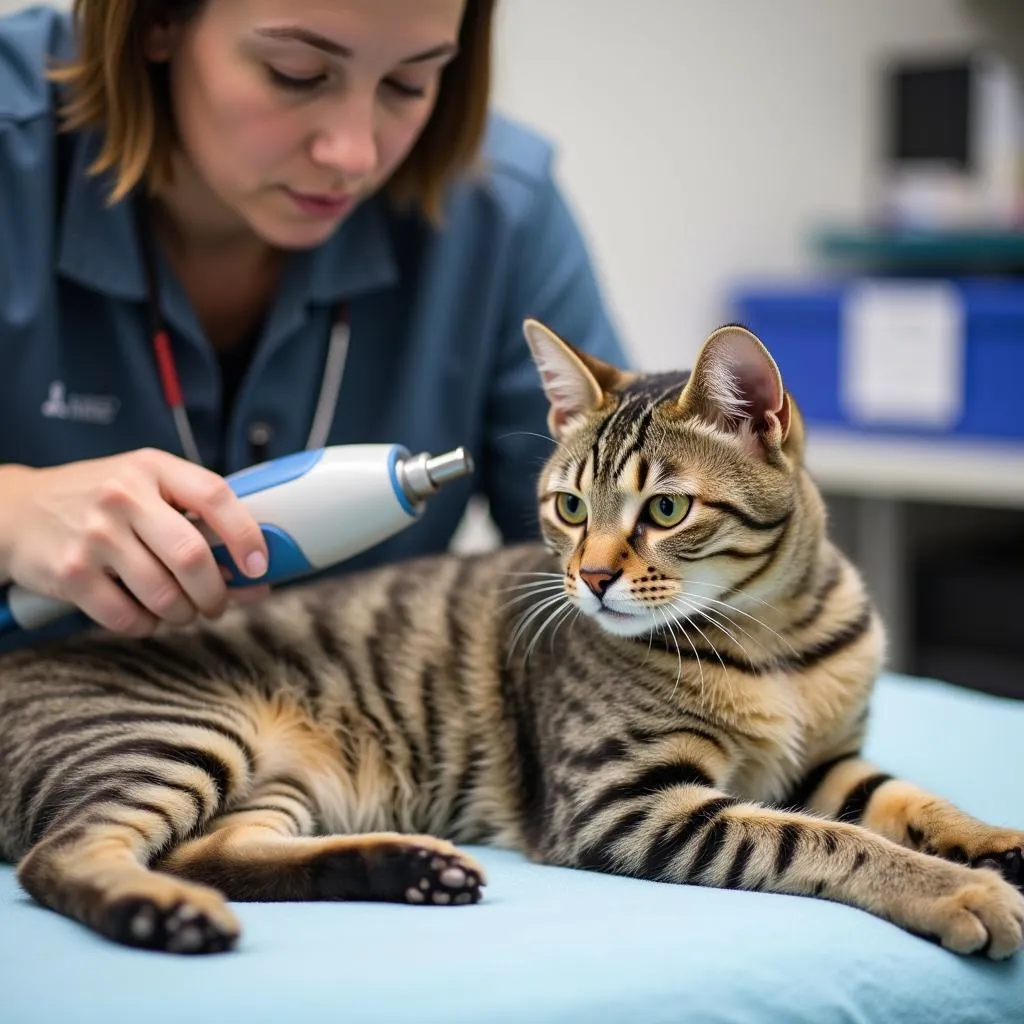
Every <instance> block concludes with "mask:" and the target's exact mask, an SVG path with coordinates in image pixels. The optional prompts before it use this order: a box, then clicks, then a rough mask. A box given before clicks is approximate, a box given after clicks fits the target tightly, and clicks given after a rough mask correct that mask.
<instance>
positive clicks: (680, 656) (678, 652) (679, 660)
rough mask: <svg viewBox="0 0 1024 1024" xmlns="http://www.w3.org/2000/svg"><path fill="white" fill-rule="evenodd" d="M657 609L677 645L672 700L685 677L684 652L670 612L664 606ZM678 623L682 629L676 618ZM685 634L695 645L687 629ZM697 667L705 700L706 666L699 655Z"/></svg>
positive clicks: (694, 650) (695, 649)
mask: <svg viewBox="0 0 1024 1024" xmlns="http://www.w3.org/2000/svg"><path fill="white" fill-rule="evenodd" d="M655 611H660V612H661V613H662V614H663V615H664V616H665V626H666V627H667V628H668V635H669V636H670V637H672V643H674V644H675V645H676V661H677V664H678V668H677V669H676V681H675V685H674V686H673V687H672V693H671V695H670V696H669V700H672V699H674V698H675V695H676V691H677V690H678V689H679V683H680V681H681V680H682V678H683V652H682V650H681V649H680V647H679V641H678V639H676V631H675V630H674V629H673V628H672V619H671V618H670V616H669V613H668V612H667V611H666V610H665V609H663V608H656V609H655ZM676 624H677V625H678V626H679V628H680V629H682V624H681V623H679V622H678V620H676ZM683 636H685V637H686V639H687V641H688V642H689V644H690V646H691V647H693V641H692V640H690V638H689V636H687V633H686V630H685V629H683ZM693 653H694V655H696V654H697V648H696V647H694V648H693ZM697 669H698V671H699V672H700V692H701V699H702V700H703V694H704V668H703V666H702V665H701V663H700V658H699V657H698V658H697Z"/></svg>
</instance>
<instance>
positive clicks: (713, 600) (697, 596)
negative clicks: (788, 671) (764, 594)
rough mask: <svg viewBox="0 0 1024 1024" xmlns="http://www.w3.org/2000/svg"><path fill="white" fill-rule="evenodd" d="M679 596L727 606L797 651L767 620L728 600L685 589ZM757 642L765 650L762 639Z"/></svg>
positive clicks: (796, 652)
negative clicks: (693, 592) (720, 599)
mask: <svg viewBox="0 0 1024 1024" xmlns="http://www.w3.org/2000/svg"><path fill="white" fill-rule="evenodd" d="M680 596H681V597H689V598H690V599H691V600H694V601H707V602H708V603H709V604H719V605H721V606H722V607H723V608H728V609H729V611H731V612H735V613H736V614H737V615H745V616H746V617H747V618H748V619H751V620H753V621H754V622H756V623H757V624H758V625H759V626H760V627H761V628H762V629H765V630H767V631H768V632H769V633H771V634H772V636H774V637H775V638H776V639H778V640H781V641H782V642H783V643H784V644H785V645H786V646H787V647H788V648H789V649H790V651H792V653H793V654H798V653H799V652H798V651H797V649H796V648H795V647H794V646H793V645H792V644H791V643H790V642H789V641H788V640H787V639H786V638H785V637H784V636H783V635H782V634H781V633H777V632H776V631H775V630H774V629H772V627H771V626H769V625H768V623H767V622H764V621H763V620H762V619H759V618H758V617H757V616H756V615H751V614H750V612H745V611H744V610H743V609H742V608H737V607H736V605H734V604H729V602H728V601H719V600H718V599H716V598H713V597H704V596H703V594H688V593H686V591H680ZM730 621H732V620H731V619H730ZM733 624H734V625H735V626H736V628H737V629H740V628H741V627H740V626H739V625H738V624H737V623H735V622H734V623H733ZM743 632H746V630H743ZM747 636H749V637H750V638H751V640H754V639H756V638H755V637H754V636H752V635H751V634H750V633H747ZM758 643H760V644H761V646H762V647H764V649H765V650H768V647H767V646H766V645H765V643H764V641H763V640H760V641H758Z"/></svg>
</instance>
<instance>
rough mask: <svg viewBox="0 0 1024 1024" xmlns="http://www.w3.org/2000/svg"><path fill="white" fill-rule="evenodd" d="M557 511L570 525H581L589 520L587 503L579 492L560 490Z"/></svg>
mask: <svg viewBox="0 0 1024 1024" xmlns="http://www.w3.org/2000/svg"><path fill="white" fill-rule="evenodd" d="M555 511H556V512H558V515H559V517H560V518H561V519H563V520H564V521H565V522H567V523H568V524H569V525H570V526H579V525H581V524H582V523H585V522H586V521H587V505H586V502H584V500H583V499H582V498H581V497H580V496H579V495H578V494H570V493H569V492H568V491H559V492H558V497H556V498H555Z"/></svg>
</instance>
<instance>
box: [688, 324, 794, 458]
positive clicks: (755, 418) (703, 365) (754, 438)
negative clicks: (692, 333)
mask: <svg viewBox="0 0 1024 1024" xmlns="http://www.w3.org/2000/svg"><path fill="white" fill-rule="evenodd" d="M679 406H680V407H681V408H682V409H683V411H684V412H686V413H687V414H689V415H695V416H700V417H701V418H703V419H705V420H707V421H709V422H710V423H714V424H715V425H716V426H718V427H721V428H722V429H724V430H728V431H730V432H732V433H736V434H741V435H742V436H743V437H744V438H745V439H747V440H749V441H751V442H752V443H753V444H754V445H756V444H757V443H758V442H759V443H761V444H763V445H765V446H766V447H768V448H770V449H771V448H781V447H782V446H783V444H784V443H785V442H786V439H787V438H788V437H789V434H790V428H791V426H792V425H793V419H794V416H793V413H794V409H793V405H792V402H791V401H790V398H789V395H788V394H786V390H785V388H784V387H783V385H782V374H781V373H779V368H778V366H777V365H776V363H775V360H774V359H773V358H772V356H771V353H770V352H769V351H768V349H766V348H765V347H764V345H763V344H762V343H761V342H760V341H759V340H758V339H757V338H756V337H755V336H754V335H753V334H751V333H750V331H748V330H746V328H744V327H738V326H733V325H729V326H726V327H720V328H719V329H718V330H717V331H715V332H714V333H713V334H712V335H711V336H710V337H709V338H708V339H707V340H706V341H705V342H704V344H703V345H702V346H701V349H700V352H699V353H698V354H697V360H696V362H695V364H694V367H693V373H692V374H691V375H690V379H689V381H688V382H687V384H686V387H685V388H683V392H682V394H681V395H680V396H679Z"/></svg>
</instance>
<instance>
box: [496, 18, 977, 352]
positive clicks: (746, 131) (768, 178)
mask: <svg viewBox="0 0 1024 1024" xmlns="http://www.w3.org/2000/svg"><path fill="white" fill-rule="evenodd" d="M500 7H501V11H502V17H501V33H500V41H499V82H498V99H499V101H500V103H501V104H502V105H503V107H504V108H505V109H507V110H508V111H509V112H511V113H513V114H516V115H518V116H521V117H522V118H524V119H525V120H527V121H529V122H531V123H532V124H534V125H536V126H537V127H539V128H541V129H543V130H545V131H546V132H547V133H549V134H550V135H551V136H552V137H553V138H554V139H555V140H557V141H558V143H559V144H560V147H561V171H562V179H563V181H564V183H565V185H566V188H567V191H568V193H569V195H570V197H571V199H572V201H573V202H574V204H575V208H576V210H577V212H578V214H579V216H580V218H581V220H582V222H583V224H584V227H585V228H586V231H587V233H588V235H589V237H590V239H591V241H592V245H593V251H594V254H595V258H596V259H597V261H598V264H599V268H600V270H601V272H602V275H603V278H604V281H605V284H606V288H607V293H608V295H609V297H610V300H611V302H612V305H613V309H614V312H615V314H616V315H617V318H618V321H619V323H620V325H621V327H622V329H623V332H624V334H625V337H626V342H627V344H628V345H629V346H630V347H631V348H632V349H633V351H634V352H635V353H636V356H637V358H638V359H640V360H641V361H642V362H643V363H644V364H645V365H648V366H650V367H653V368H659V369H662V368H669V367H672V366H674V365H676V364H678V365H684V366H685V365H688V360H689V358H690V357H691V355H692V354H693V352H694V351H695V349H696V347H697V346H698V345H699V343H700V341H701V340H703V337H704V336H705V334H706V333H707V332H708V331H709V330H711V329H713V328H714V327H715V326H717V325H718V323H719V322H720V317H721V315H722V311H721V307H720V302H721V296H722V293H723V289H724V288H726V287H727V286H728V285H729V284H730V283H731V282H733V281H734V280H735V279H736V277H737V276H738V275H758V276H760V275H764V274H768V273H770V274H790V273H795V272H799V271H801V270H803V269H806V268H808V267H809V266H810V265H812V263H813V254H812V253H811V252H810V250H809V248H808V247H807V245H806V240H807V235H808V232H809V230H810V229H812V228H813V227H814V226H815V223H816V221H817V220H820V219H822V218H824V219H834V218H840V219H843V218H855V217H857V216H858V214H860V213H861V212H862V211H863V210H864V209H865V207H866V204H867V202H868V198H869V176H870V170H871V150H872V146H873V143H874V138H873V131H874V127H875V122H874V120H873V111H872V104H873V101H874V100H873V95H872V89H873V82H874V78H873V69H874V67H875V66H876V64H877V61H878V60H879V58H880V57H881V56H882V55H883V54H884V53H885V52H886V51H887V50H888V49H889V48H891V47H894V46H897V47H906V46H928V45H957V44H961V43H963V42H966V41H968V40H970V39H971V38H973V36H974V34H975V31H976V29H975V27H974V25H973V23H972V22H971V21H970V20H969V18H968V15H967V14H966V13H965V9H964V8H963V7H962V6H961V5H960V4H959V3H957V2H956V0H629V2H624V0H504V2H502V3H501V5H500Z"/></svg>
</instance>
